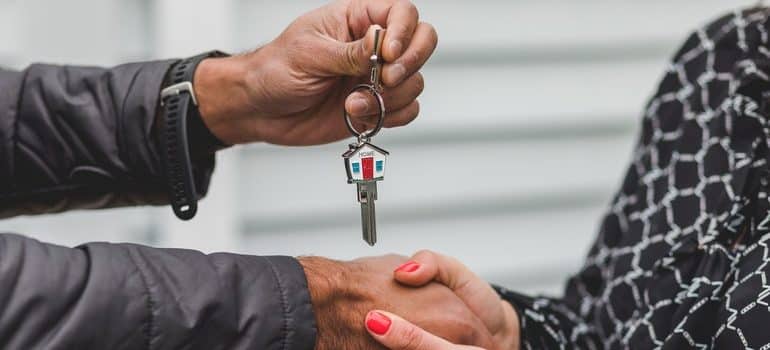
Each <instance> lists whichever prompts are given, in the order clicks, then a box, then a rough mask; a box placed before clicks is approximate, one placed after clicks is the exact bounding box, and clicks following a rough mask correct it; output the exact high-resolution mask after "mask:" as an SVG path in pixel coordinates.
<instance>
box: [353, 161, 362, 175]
mask: <svg viewBox="0 0 770 350" xmlns="http://www.w3.org/2000/svg"><path fill="white" fill-rule="evenodd" d="M360 172H361V163H353V174H358V173H360Z"/></svg>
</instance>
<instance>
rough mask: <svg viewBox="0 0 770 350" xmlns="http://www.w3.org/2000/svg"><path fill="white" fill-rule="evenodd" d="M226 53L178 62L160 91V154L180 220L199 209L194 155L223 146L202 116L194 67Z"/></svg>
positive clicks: (187, 218)
mask: <svg viewBox="0 0 770 350" xmlns="http://www.w3.org/2000/svg"><path fill="white" fill-rule="evenodd" d="M226 56H228V55H227V54H225V53H223V52H220V51H211V52H206V53H203V54H200V55H197V56H194V57H190V58H187V59H184V60H181V61H179V62H177V63H176V64H174V65H173V66H172V68H171V69H170V70H169V72H168V75H167V76H166V80H165V82H164V85H163V86H164V88H163V89H162V90H161V93H160V104H161V111H160V119H159V120H160V126H159V133H160V146H161V149H160V153H161V158H162V160H163V169H164V172H165V177H166V182H167V186H168V196H169V202H170V203H171V208H172V209H173V210H174V214H176V216H177V217H178V218H180V219H182V220H190V219H192V218H193V217H194V216H195V213H196V212H197V211H198V192H197V190H196V188H195V179H194V177H193V164H192V162H193V160H194V158H195V157H198V156H201V155H205V154H209V155H210V154H212V153H213V152H215V151H216V150H218V149H222V148H225V147H226V145H225V144H224V143H222V141H220V140H219V139H218V138H217V137H216V136H214V134H212V133H211V131H210V130H209V129H208V128H207V127H206V124H205V123H204V122H203V119H202V118H201V115H200V111H199V110H198V100H197V99H196V97H195V89H194V86H193V82H194V81H195V80H194V78H195V70H196V68H197V67H198V64H200V63H201V62H202V61H203V60H205V59H207V58H215V57H226Z"/></svg>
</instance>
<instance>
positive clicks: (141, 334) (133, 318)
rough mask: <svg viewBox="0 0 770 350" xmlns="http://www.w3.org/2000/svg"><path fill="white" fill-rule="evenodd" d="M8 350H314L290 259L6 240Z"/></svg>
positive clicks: (0, 331) (0, 323) (0, 294)
mask: <svg viewBox="0 0 770 350" xmlns="http://www.w3.org/2000/svg"><path fill="white" fill-rule="evenodd" d="M0 286H2V288H0V348H2V349H206V350H214V349H260V350H295V349H296V350H300V349H312V348H313V347H314V342H315V336H316V334H315V332H316V331H315V323H314V316H313V312H312V305H311V302H310V297H309V294H308V292H307V282H306V280H305V275H304V273H303V271H302V267H301V266H300V265H299V264H298V263H297V261H296V260H294V259H292V258H288V257H257V256H243V255H234V254H212V255H204V254H202V253H199V252H195V251H189V250H178V249H154V248H148V247H143V246H138V245H132V244H108V243H93V244H87V245H84V246H81V247H78V248H74V249H72V248H65V247H59V246H54V245H49V244H43V243H40V242H38V241H35V240H32V239H28V238H24V237H21V236H16V235H0Z"/></svg>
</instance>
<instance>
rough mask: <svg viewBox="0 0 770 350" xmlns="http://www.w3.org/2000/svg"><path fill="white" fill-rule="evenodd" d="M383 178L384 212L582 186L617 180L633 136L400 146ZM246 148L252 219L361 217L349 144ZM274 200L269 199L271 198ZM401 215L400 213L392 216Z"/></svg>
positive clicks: (246, 206)
mask: <svg viewBox="0 0 770 350" xmlns="http://www.w3.org/2000/svg"><path fill="white" fill-rule="evenodd" d="M379 145H380V146H383V147H384V148H385V149H387V150H389V151H390V152H391V156H390V158H389V160H388V168H387V169H386V179H385V181H383V182H381V183H380V184H379V194H380V200H379V201H378V202H377V206H378V211H380V212H381V213H383V214H384V213H387V212H388V211H389V210H391V209H397V208H420V207H429V206H431V205H433V204H437V205H442V204H443V203H461V204H462V203H468V205H472V204H471V203H474V201H476V200H483V199H485V198H493V199H494V198H500V197H501V196H503V198H516V197H532V196H537V195H538V194H541V193H563V194H565V195H567V194H569V193H571V192H576V193H582V192H580V191H584V190H586V189H591V190H593V189H594V188H606V193H609V191H611V190H612V188H611V187H612V186H608V184H616V183H618V182H619V180H620V174H621V172H622V170H623V169H624V167H625V166H626V165H625V162H626V159H627V158H628V155H629V154H630V151H631V145H632V138H631V137H630V135H620V136H616V137H609V138H598V139H591V138H589V139H575V140H567V141H563V142H561V141H560V142H537V141H530V142H524V143H518V142H515V140H508V141H501V142H486V143H484V142H480V143H468V144H447V145H441V146H432V145H421V146H408V145H407V146H398V145H390V144H387V143H380V144H379ZM259 148H262V150H263V151H262V152H260V151H258V150H257V149H254V150H253V152H250V153H246V154H244V155H242V159H241V161H240V162H241V163H242V166H243V168H242V169H243V170H242V172H241V174H240V176H241V178H242V179H243V180H242V181H243V186H244V187H243V191H244V193H247V194H249V195H246V196H242V197H241V202H240V204H241V208H242V209H241V210H243V215H244V217H245V218H250V219H251V220H252V221H254V222H259V221H260V219H264V220H268V221H270V222H275V220H274V218H285V219H286V222H291V220H293V218H299V217H303V216H306V215H307V216H315V213H318V212H322V213H329V215H335V216H336V215H343V217H348V218H349V220H353V221H355V220H358V218H357V216H356V215H355V210H357V208H358V203H357V202H356V200H355V186H354V185H348V184H347V183H346V177H345V173H344V167H343V162H342V158H341V157H340V155H341V154H342V152H344V150H345V146H344V144H339V143H338V144H335V145H332V146H325V147H319V148H315V149H291V148H277V147H270V146H263V147H259ZM265 203H270V205H265ZM393 219H394V220H398V218H395V217H394V218H393Z"/></svg>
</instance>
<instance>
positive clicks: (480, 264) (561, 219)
mask: <svg viewBox="0 0 770 350" xmlns="http://www.w3.org/2000/svg"><path fill="white" fill-rule="evenodd" d="M603 208H604V207H603V206H601V205H600V206H596V205H592V206H586V207H582V208H576V209H569V210H561V211H554V212H548V213H541V214H537V213H527V214H523V215H522V214H517V213H503V214H498V215H495V216H488V215H479V216H476V217H462V218H455V219H451V218H450V219H442V220H424V221H422V222H416V223H412V222H410V223H407V224H401V223H398V222H394V221H390V220H380V222H378V226H379V241H378V243H377V245H376V246H375V247H369V246H367V245H366V243H364V241H363V240H362V238H361V230H360V227H359V226H358V225H359V224H358V222H357V217H356V218H355V219H356V220H349V224H347V225H345V226H343V227H339V228H333V229H322V230H309V231H303V232H278V233H260V234H258V235H249V236H247V237H245V238H244V242H243V247H242V249H243V252H244V253H249V254H291V255H320V256H328V257H333V258H337V259H352V258H355V257H359V256H365V255H378V254H386V253H398V254H403V255H410V254H412V253H414V252H415V251H417V250H419V249H423V248H430V249H432V250H435V251H439V252H443V253H445V254H448V255H451V256H455V257H457V258H459V259H460V260H461V261H463V262H465V263H467V264H468V266H469V267H470V268H472V269H473V270H474V271H477V272H478V273H479V274H480V275H481V276H482V277H485V278H487V279H488V280H490V281H492V282H496V283H502V284H504V285H507V286H509V287H512V288H514V287H515V288H516V289H517V290H523V291H534V290H537V291H549V292H556V291H558V290H559V289H560V288H561V285H562V284H563V282H564V280H565V278H566V277H567V276H568V275H569V274H570V273H572V272H575V271H576V269H578V268H579V266H580V262H581V260H582V258H583V257H584V256H585V254H586V253H587V251H588V247H589V245H590V243H591V241H592V240H593V237H594V236H595V232H596V225H597V223H598V221H599V218H600V215H601V213H602V211H603V210H604V209H603Z"/></svg>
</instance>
